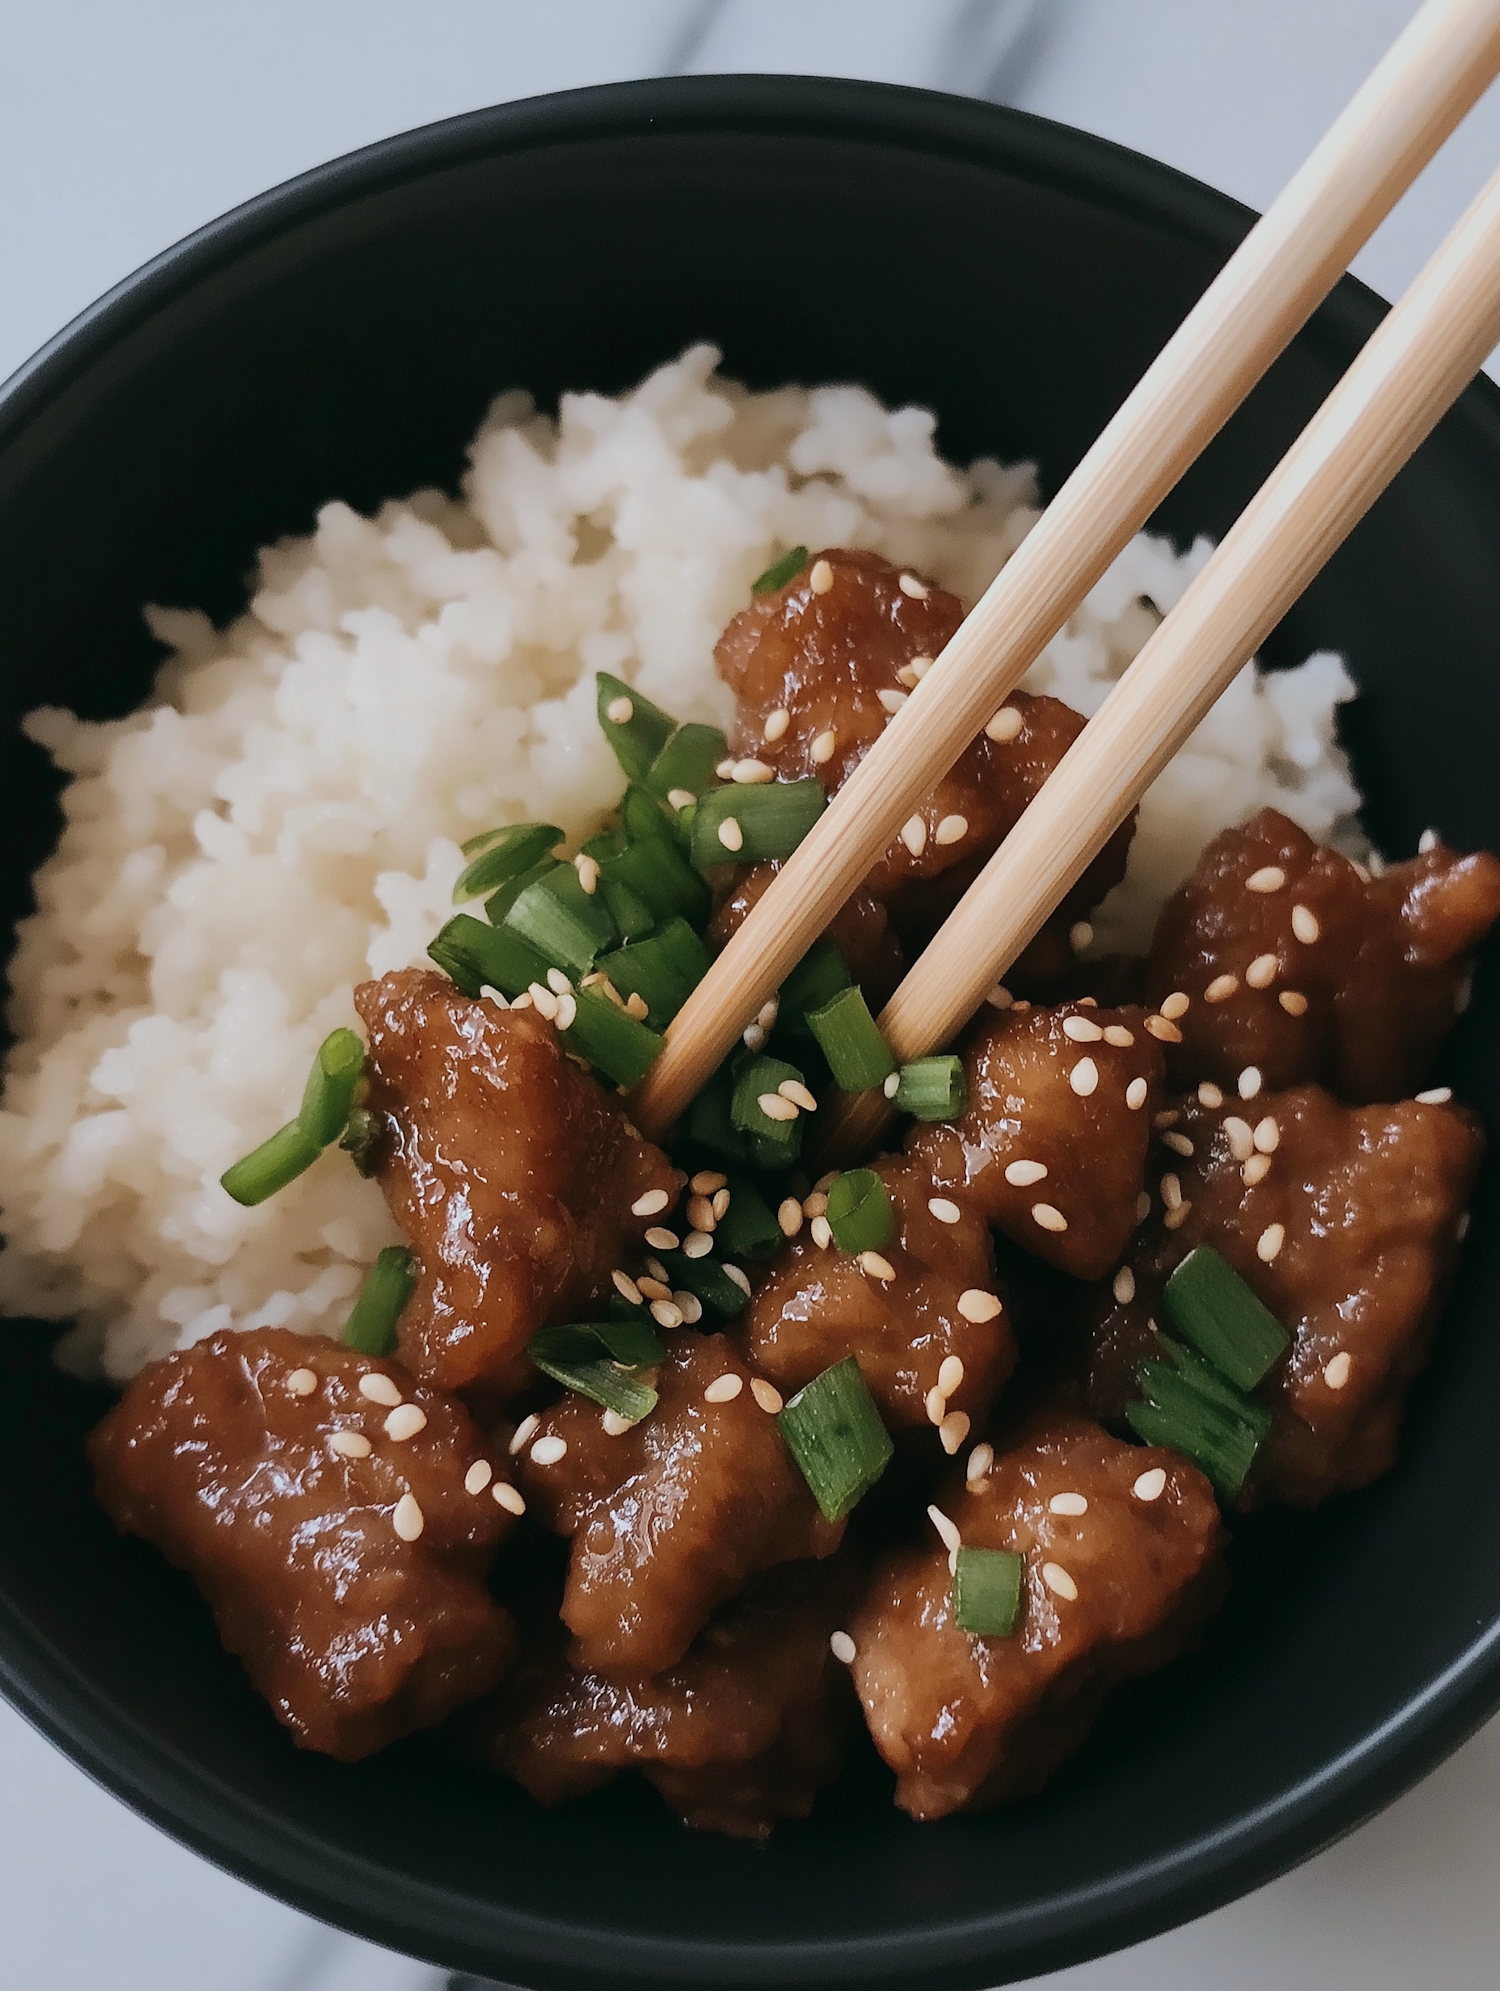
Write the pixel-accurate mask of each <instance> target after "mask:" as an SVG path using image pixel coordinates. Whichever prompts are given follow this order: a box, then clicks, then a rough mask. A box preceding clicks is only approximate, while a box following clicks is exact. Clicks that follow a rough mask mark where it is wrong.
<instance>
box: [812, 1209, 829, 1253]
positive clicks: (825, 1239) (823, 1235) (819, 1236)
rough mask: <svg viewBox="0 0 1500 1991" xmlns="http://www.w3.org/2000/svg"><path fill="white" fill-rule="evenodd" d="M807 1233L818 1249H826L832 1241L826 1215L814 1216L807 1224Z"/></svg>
mask: <svg viewBox="0 0 1500 1991" xmlns="http://www.w3.org/2000/svg"><path fill="white" fill-rule="evenodd" d="M807 1228H808V1233H809V1235H810V1236H811V1238H812V1241H813V1243H814V1244H815V1245H816V1246H817V1247H818V1249H819V1251H826V1250H827V1249H828V1247H829V1245H830V1244H831V1243H832V1242H833V1230H832V1227H831V1226H830V1224H829V1222H828V1219H827V1218H826V1217H814V1218H813V1220H812V1222H811V1223H810V1224H809V1225H808V1227H807Z"/></svg>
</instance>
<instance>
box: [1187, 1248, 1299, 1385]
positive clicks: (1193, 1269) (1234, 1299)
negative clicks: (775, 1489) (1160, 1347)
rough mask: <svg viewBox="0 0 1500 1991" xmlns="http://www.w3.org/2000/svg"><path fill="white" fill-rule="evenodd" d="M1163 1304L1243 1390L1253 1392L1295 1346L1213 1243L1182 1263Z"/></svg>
mask: <svg viewBox="0 0 1500 1991" xmlns="http://www.w3.org/2000/svg"><path fill="white" fill-rule="evenodd" d="M1162 1302H1163V1304H1164V1306H1165V1307H1166V1310H1167V1313H1168V1315H1169V1316H1170V1317H1171V1321H1172V1325H1173V1326H1174V1327H1175V1328H1176V1329H1177V1330H1178V1332H1179V1333H1181V1334H1185V1335H1186V1336H1187V1338H1188V1340H1189V1341H1191V1342H1192V1344H1193V1346H1194V1347H1195V1348H1197V1349H1198V1350H1199V1351H1200V1352H1201V1353H1202V1354H1204V1355H1206V1356H1207V1357H1208V1359H1209V1361H1210V1362H1212V1363H1213V1364H1214V1366H1215V1368H1217V1369H1221V1370H1222V1371H1223V1373H1224V1374H1225V1375H1226V1376H1227V1377H1228V1378H1229V1380H1230V1381H1231V1382H1232V1383H1234V1384H1236V1385H1237V1386H1238V1387H1239V1388H1240V1389H1242V1390H1253V1389H1254V1388H1255V1385H1256V1384H1257V1383H1258V1382H1259V1381H1260V1380H1261V1378H1262V1377H1263V1376H1264V1375H1266V1373H1267V1372H1268V1371H1269V1370H1270V1369H1271V1368H1273V1367H1274V1366H1275V1364H1276V1363H1277V1362H1279V1361H1280V1359H1281V1357H1282V1356H1283V1355H1284V1354H1285V1353H1286V1351H1287V1349H1288V1348H1290V1347H1291V1345H1292V1344H1291V1337H1290V1336H1289V1335H1288V1333H1287V1332H1286V1329H1285V1328H1284V1327H1283V1326H1282V1325H1281V1322H1280V1321H1279V1320H1278V1319H1277V1318H1276V1316H1275V1314H1273V1313H1272V1312H1271V1311H1270V1309H1269V1308H1267V1307H1264V1306H1262V1305H1261V1303H1260V1301H1259V1300H1258V1299H1257V1298H1256V1296H1255V1294H1254V1293H1252V1292H1251V1290H1250V1288H1249V1287H1248V1286H1247V1285H1246V1284H1245V1281H1244V1280H1243V1279H1242V1278H1241V1277H1240V1275H1239V1273H1238V1272H1236V1271H1235V1269H1234V1267H1233V1266H1232V1265H1228V1264H1226V1263H1225V1261H1224V1260H1223V1259H1222V1258H1221V1257H1220V1256H1219V1254H1218V1252H1216V1251H1215V1250H1214V1248H1213V1246H1212V1245H1210V1244H1200V1245H1199V1246H1198V1248H1197V1249H1196V1250H1195V1251H1190V1252H1189V1253H1188V1255H1187V1257H1186V1258H1184V1259H1183V1261H1182V1263H1181V1264H1180V1265H1179V1266H1178V1268H1177V1270H1176V1271H1175V1272H1174V1273H1173V1274H1172V1276H1171V1278H1170V1279H1169V1280H1168V1281H1167V1284H1166V1290H1165V1292H1164V1293H1163V1295H1162Z"/></svg>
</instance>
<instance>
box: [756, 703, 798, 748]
mask: <svg viewBox="0 0 1500 1991" xmlns="http://www.w3.org/2000/svg"><path fill="white" fill-rule="evenodd" d="M791 723H792V715H791V713H790V712H788V711H787V709H786V707H785V706H784V705H778V706H777V708H776V710H775V711H774V712H769V713H767V715H766V723H765V725H764V726H763V727H762V729H761V731H762V734H763V736H764V737H765V738H766V739H768V740H779V739H780V738H781V736H782V734H783V733H784V732H785V731H786V729H787V727H788V726H790V725H791Z"/></svg>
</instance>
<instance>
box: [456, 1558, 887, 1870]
mask: <svg viewBox="0 0 1500 1991" xmlns="http://www.w3.org/2000/svg"><path fill="white" fill-rule="evenodd" d="M852 1574H853V1566H852V1565H851V1564H850V1562H849V1561H848V1558H847V1557H846V1556H844V1555H840V1556H838V1557H835V1558H834V1560H833V1562H832V1564H828V1563H821V1564H811V1563H794V1564H790V1565H788V1566H786V1567H785V1568H783V1569H778V1570H774V1571H772V1572H771V1573H770V1574H769V1575H768V1576H765V1577H762V1578H761V1579H760V1580H759V1581H758V1582H757V1583H755V1584H753V1585H752V1586H751V1587H750V1589H748V1590H747V1591H746V1592H745V1593H744V1595H743V1596H741V1597H738V1598H736V1599H735V1600H734V1601H733V1602H732V1603H729V1604H726V1605H725V1606H723V1608H722V1609H721V1610H719V1611H718V1612H716V1613H715V1615H714V1617H713V1618H712V1619H710V1621H709V1623H708V1625H707V1626H706V1627H705V1628H704V1630H703V1631H702V1632H701V1633H700V1634H699V1635H698V1637H697V1638H696V1639H695V1640H694V1642H693V1644H692V1646H691V1648H690V1649H689V1651H688V1652H687V1653H686V1654H685V1655H684V1657H683V1658H682V1659H681V1660H680V1661H679V1662H678V1664H677V1665H676V1666H674V1667H672V1668H670V1669H669V1670H668V1671H667V1672H665V1673H658V1674H657V1675H656V1676H655V1678H654V1679H653V1678H647V1677H645V1676H637V1677H633V1678H628V1679H615V1680H611V1679H608V1678H606V1677H605V1676H604V1675H603V1674H601V1673H580V1672H575V1671H574V1669H573V1668H572V1667H571V1666H570V1665H569V1664H568V1661H567V1658H566V1655H565V1653H564V1651H563V1645H562V1640H561V1639H560V1637H557V1636H555V1635H552V1633H551V1632H549V1630H548V1629H547V1628H545V1627H541V1628H539V1632H538V1637H537V1639H536V1642H535V1644H534V1645H533V1646H532V1647H531V1649H530V1650H529V1651H528V1652H527V1653H526V1654H525V1656H524V1658H523V1659H522V1661H521V1663H520V1664H519V1665H518V1666H517V1667H516V1668H515V1669H514V1671H513V1673H512V1675H511V1676H510V1677H509V1678H508V1679H507V1681H506V1683H505V1686H504V1687H503V1689H502V1690H501V1692H500V1694H499V1695H497V1696H496V1697H495V1698H494V1700H493V1701H492V1702H490V1703H487V1704H486V1705H485V1706H483V1707H481V1708H476V1709H475V1710H474V1711H473V1715H472V1717H470V1718H466V1721H465V1724H464V1727H465V1731H466V1733H467V1735H468V1737H469V1739H470V1740H471V1741H472V1742H474V1743H476V1744H477V1745H478V1748H479V1750H480V1753H481V1754H482V1756H483V1758H484V1760H485V1761H486V1762H488V1763H489V1764H491V1765H492V1766H493V1767H494V1768H495V1769H499V1770H503V1771H505V1772H506V1774H507V1775H509V1776H513V1777H515V1778H516V1779H517V1780H518V1781H519V1782H520V1783H521V1784H523V1785H524V1786H525V1788H526V1789H527V1790H528V1791H530V1792H531V1794H532V1796H533V1797H535V1798H536V1799H537V1800H538V1801H539V1802H540V1803H542V1804H548V1805H552V1804H561V1803H564V1802H565V1801H566V1800H567V1799H569V1798H571V1797H576V1796H578V1795H580V1794H581V1793H582V1792H584V1791H587V1790H594V1789H597V1788H598V1787H599V1786H600V1785H601V1784H604V1783H607V1782H608V1781H609V1780H610V1779H611V1778H612V1777H614V1776H616V1775H618V1774H619V1772H620V1771H622V1770H628V1769H636V1770H639V1771H641V1772H642V1773H643V1774H644V1775H645V1776H646V1777H647V1778H648V1779H649V1780H650V1781H651V1782H652V1783H653V1784H655V1785H656V1787H657V1789H658V1790H659V1791H660V1792H661V1794H662V1796H663V1797H664V1798H665V1799H666V1801H667V1803H668V1804H669V1805H671V1807H672V1809H673V1810H674V1811H675V1812H677V1814H678V1815H679V1817H681V1818H682V1819H683V1821H684V1822H685V1823H686V1824H688V1825H696V1826H700V1827H702V1828H704V1829H706V1830H709V1831H718V1832H728V1833H731V1834H733V1835H735V1836H736V1837H739V1838H749V1839H764V1838H766V1837H767V1836H768V1835H769V1833H770V1830H771V1827H772V1825H773V1824H775V1823H776V1822H777V1821H778V1820H779V1819H783V1818H805V1817H806V1816H807V1814H808V1812H809V1811H810V1810H811V1809H812V1805H813V1799H814V1798H815V1797H816V1795H817V1793H818V1791H819V1790H820V1789H821V1788H822V1786H823V1785H824V1784H827V1783H829V1782H831V1781H832V1779H833V1778H834V1777H835V1776H836V1775H837V1773H838V1769H839V1766H840V1764H841V1762H842V1760H843V1756H844V1753H845V1749H846V1746H847V1744H848V1741H849V1737H850V1731H851V1727H852V1718H853V1715H854V1711H855V1702H854V1696H853V1693H852V1692H851V1690H850V1686H849V1681H848V1675H847V1669H846V1668H845V1667H844V1666H842V1665H840V1663H839V1662H838V1661H837V1660H836V1659H835V1658H834V1657H833V1655H832V1653H831V1652H830V1650H829V1639H830V1637H831V1636H832V1634H833V1633H835V1632H836V1631H837V1630H838V1629H839V1627H840V1625H841V1624H842V1622H843V1615H844V1614H845V1613H846V1612H847V1610H848V1608H849V1605H850V1603H851V1602H852V1593H853V1587H854V1586H853V1583H852V1581H851V1577H852Z"/></svg>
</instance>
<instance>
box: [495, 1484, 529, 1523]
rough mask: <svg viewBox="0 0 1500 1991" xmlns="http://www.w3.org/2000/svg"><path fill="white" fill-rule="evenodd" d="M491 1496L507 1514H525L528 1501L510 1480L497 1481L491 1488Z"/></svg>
mask: <svg viewBox="0 0 1500 1991" xmlns="http://www.w3.org/2000/svg"><path fill="white" fill-rule="evenodd" d="M490 1496H491V1498H492V1499H493V1500H494V1503H495V1505H496V1506H497V1507H503V1508H504V1509H505V1511H506V1513H507V1514H524V1513H525V1512H526V1500H525V1496H524V1495H523V1494H522V1492H521V1489H520V1487H518V1486H512V1485H511V1483H510V1481H509V1480H508V1479H497V1480H496V1481H495V1484H494V1485H493V1486H492V1487H491V1488H490Z"/></svg>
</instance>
